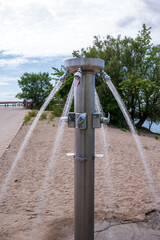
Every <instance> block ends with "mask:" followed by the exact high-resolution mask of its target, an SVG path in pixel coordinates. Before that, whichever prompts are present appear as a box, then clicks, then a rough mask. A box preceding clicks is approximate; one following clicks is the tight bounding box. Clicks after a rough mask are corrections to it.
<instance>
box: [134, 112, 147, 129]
mask: <svg viewBox="0 0 160 240" xmlns="http://www.w3.org/2000/svg"><path fill="white" fill-rule="evenodd" d="M146 120H147V115H143V116H142V117H141V118H140V119H139V121H138V123H136V127H137V128H141V127H142V125H143V123H144V122H145V121H146Z"/></svg>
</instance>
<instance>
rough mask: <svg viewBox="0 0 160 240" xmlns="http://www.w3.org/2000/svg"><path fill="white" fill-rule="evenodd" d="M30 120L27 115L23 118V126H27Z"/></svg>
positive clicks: (29, 116)
mask: <svg viewBox="0 0 160 240" xmlns="http://www.w3.org/2000/svg"><path fill="white" fill-rule="evenodd" d="M30 119H31V115H30V114H29V113H28V114H27V115H26V116H25V117H24V120H23V124H27V123H28V122H29V121H30Z"/></svg>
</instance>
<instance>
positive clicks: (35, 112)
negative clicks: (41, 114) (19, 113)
mask: <svg viewBox="0 0 160 240" xmlns="http://www.w3.org/2000/svg"><path fill="white" fill-rule="evenodd" d="M37 113H38V111H36V110H33V111H31V112H29V114H30V116H31V117H36V116H37Z"/></svg>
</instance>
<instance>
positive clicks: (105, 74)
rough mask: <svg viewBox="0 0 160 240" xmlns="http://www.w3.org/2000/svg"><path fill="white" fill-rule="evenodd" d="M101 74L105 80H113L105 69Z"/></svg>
mask: <svg viewBox="0 0 160 240" xmlns="http://www.w3.org/2000/svg"><path fill="white" fill-rule="evenodd" d="M101 75H102V78H103V81H105V82H108V81H110V80H111V77H110V76H109V75H108V74H107V73H106V72H105V71H104V70H101Z"/></svg>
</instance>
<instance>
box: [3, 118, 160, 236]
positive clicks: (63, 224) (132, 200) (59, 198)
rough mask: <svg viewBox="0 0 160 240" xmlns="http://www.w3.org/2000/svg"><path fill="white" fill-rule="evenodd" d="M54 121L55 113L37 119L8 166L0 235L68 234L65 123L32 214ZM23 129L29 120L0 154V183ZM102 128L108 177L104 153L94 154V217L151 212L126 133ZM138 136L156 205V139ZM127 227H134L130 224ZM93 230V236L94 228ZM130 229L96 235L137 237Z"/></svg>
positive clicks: (70, 193) (70, 209)
mask: <svg viewBox="0 0 160 240" xmlns="http://www.w3.org/2000/svg"><path fill="white" fill-rule="evenodd" d="M53 122H54V124H55V127H53ZM58 122H59V119H58V118H56V119H54V120H53V121H51V122H49V121H48V120H44V121H39V122H38V125H37V127H36V129H35V130H34V132H33V134H32V136H31V139H30V141H29V144H28V145H27V147H26V149H25V150H24V153H23V155H22V157H21V159H20V161H19V163H18V165H17V167H16V169H15V171H14V172H13V175H12V179H11V181H10V183H9V186H8V188H7V192H6V195H5V198H4V200H3V201H2V202H1V203H0V239H1V240H17V239H18V240H31V239H34V240H36V239H44V240H58V239H72V235H73V217H74V199H73V197H74V159H73V158H72V157H67V156H66V153H67V152H74V129H69V128H68V127H65V133H64V136H63V139H62V143H61V145H60V149H59V151H58V152H57V154H56V156H55V168H54V169H53V171H52V174H51V177H50V180H49V182H48V184H47V188H46V192H45V201H44V202H43V208H42V211H41V213H40V215H39V217H38V216H37V214H38V209H37V205H38V204H39V203H41V202H42V199H41V188H42V185H43V180H44V177H45V173H46V169H47V165H48V160H49V157H50V155H51V151H52V147H53V142H54V139H55V138H56V131H57V127H58ZM28 129H29V125H27V126H23V127H22V128H21V129H20V130H19V132H18V134H17V135H16V136H15V138H14V139H13V141H12V143H11V145H10V147H9V148H8V151H6V152H5V153H4V155H3V156H2V157H1V158H0V171H1V175H0V186H1V185H2V183H3V181H4V179H5V177H6V175H7V173H8V171H9V169H10V166H11V164H12V162H13V160H14V157H15V156H16V154H17V152H18V149H19V147H20V144H21V143H22V141H23V139H24V137H25V134H26V133H27V131H28ZM105 134H106V136H107V139H108V153H109V161H110V182H109V179H108V177H107V176H108V168H107V167H106V159H105V158H104V157H103V158H96V159H95V222H97V223H98V222H101V221H102V222H103V221H104V220H106V219H107V220H109V221H116V222H119V223H122V221H124V222H125V221H126V222H128V223H130V224H132V223H133V222H137V221H138V222H143V221H146V219H147V218H148V219H151V218H152V217H153V218H154V217H155V215H156V211H155V206H154V202H153V198H152V194H151V191H150V189H149V187H148V180H147V177H146V174H145V171H144V168H143V165H142V163H141V161H140V157H139V154H138V152H137V148H136V145H135V143H134V140H133V137H132V135H131V133H130V132H128V131H127V132H123V131H121V130H120V129H117V128H114V127H112V126H109V127H108V128H105ZM140 140H141V142H142V145H143V150H144V153H145V155H146V157H147V160H148V163H149V165H150V169H151V172H152V175H153V180H154V186H155V191H156V194H157V200H158V205H159V206H160V171H159V168H160V157H159V156H160V140H156V139H155V137H154V135H152V134H145V136H143V135H141V136H140ZM96 153H97V154H99V153H101V154H104V149H103V143H102V135H101V130H100V129H97V130H96ZM35 223H36V224H35ZM158 225H159V223H158ZM33 226H34V231H33V230H32V229H33ZM126 226H127V225H126ZM154 227H157V225H154ZM131 229H132V230H133V227H132V226H131ZM32 231H33V232H32ZM31 232H32V234H31ZM33 233H34V235H33ZM96 234H97V236H98V233H96ZM128 234H130V233H128ZM154 234H157V236H158V237H159V238H158V237H157V238H150V239H149V240H152V239H160V233H159V232H158V233H154ZM133 235H134V231H133V234H131V235H130V237H128V238H118V237H110V238H109V237H108V238H104V237H103V238H102V237H99V238H98V237H96V239H107V240H110V239H115V240H118V239H120V240H122V239H138V238H133ZM31 236H32V237H33V238H31ZM36 236H38V238H37V237H36ZM40 236H41V238H40ZM126 236H127V235H126ZM139 239H142V238H139ZM146 239H147V238H146Z"/></svg>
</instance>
